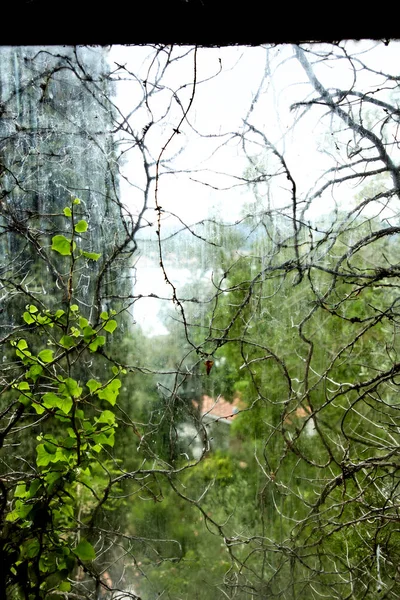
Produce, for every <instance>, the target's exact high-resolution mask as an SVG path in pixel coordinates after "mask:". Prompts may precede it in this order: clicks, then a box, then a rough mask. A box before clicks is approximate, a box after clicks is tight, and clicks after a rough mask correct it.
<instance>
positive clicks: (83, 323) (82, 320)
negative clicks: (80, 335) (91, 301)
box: [79, 317, 89, 329]
mask: <svg viewBox="0 0 400 600" xmlns="http://www.w3.org/2000/svg"><path fill="white" fill-rule="evenodd" d="M88 325H89V321H88V320H87V319H85V317H80V319H79V327H81V328H82V329H84V328H85V327H87V326H88Z"/></svg>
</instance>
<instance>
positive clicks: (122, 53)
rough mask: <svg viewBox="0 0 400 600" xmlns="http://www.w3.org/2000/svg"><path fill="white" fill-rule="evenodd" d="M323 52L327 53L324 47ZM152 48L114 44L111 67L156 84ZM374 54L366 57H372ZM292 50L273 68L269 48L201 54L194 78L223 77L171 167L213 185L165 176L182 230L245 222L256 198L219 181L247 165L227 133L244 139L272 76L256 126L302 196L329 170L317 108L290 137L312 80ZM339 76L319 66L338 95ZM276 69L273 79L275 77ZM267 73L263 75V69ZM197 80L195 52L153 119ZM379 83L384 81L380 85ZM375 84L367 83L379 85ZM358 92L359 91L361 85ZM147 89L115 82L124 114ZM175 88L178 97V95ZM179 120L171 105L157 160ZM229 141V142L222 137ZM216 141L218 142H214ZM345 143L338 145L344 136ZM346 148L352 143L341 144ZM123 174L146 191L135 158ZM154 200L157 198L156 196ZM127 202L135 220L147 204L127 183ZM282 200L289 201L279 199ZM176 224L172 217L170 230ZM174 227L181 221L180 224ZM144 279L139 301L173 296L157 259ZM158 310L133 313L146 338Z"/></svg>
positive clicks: (345, 78) (141, 274)
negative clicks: (247, 206) (208, 221)
mask: <svg viewBox="0 0 400 600" xmlns="http://www.w3.org/2000/svg"><path fill="white" fill-rule="evenodd" d="M376 45H377V44H376V43H375V42H372V41H364V42H349V43H348V44H347V47H348V49H349V52H351V53H352V54H354V53H356V54H358V55H359V57H360V58H361V59H362V60H364V59H365V60H367V55H364V54H363V53H365V52H366V50H369V49H371V48H373V47H374V46H376ZM399 47H400V46H399V44H396V43H391V44H390V45H389V46H384V44H379V46H378V47H377V48H375V50H374V51H373V53H372V55H373V60H372V62H371V59H369V60H368V64H369V65H371V66H373V67H375V68H376V69H378V70H379V69H380V70H385V71H388V72H397V62H398V58H399ZM324 48H325V49H326V48H327V46H324ZM188 51H189V48H184V47H182V48H176V49H175V51H174V52H175V56H178V55H180V54H181V55H183V54H185V53H187V52H188ZM153 52H154V51H153V50H152V49H151V48H149V47H126V46H115V47H113V48H112V49H111V51H110V57H109V59H110V62H111V63H113V62H114V63H118V64H124V65H126V68H127V69H129V71H130V72H131V73H133V74H134V76H135V77H138V79H140V80H142V81H143V80H146V79H148V80H151V79H152V78H154V76H155V67H154V65H153V67H152V70H150V73H149V65H150V60H149V58H148V57H149V55H153ZM370 54H371V53H370V52H369V53H368V56H370ZM292 57H293V49H292V48H291V47H290V46H289V45H286V46H279V47H277V48H274V49H273V50H271V51H270V54H269V60H270V64H269V65H268V64H267V62H266V59H267V53H266V49H265V48H263V47H257V48H246V47H228V48H213V49H205V48H200V49H198V53H197V79H198V81H199V82H200V81H201V80H202V79H207V78H210V77H211V76H212V75H215V74H216V73H218V72H219V71H220V70H221V72H220V73H219V74H218V75H217V76H216V77H214V78H212V79H210V80H209V81H207V82H205V83H199V84H198V85H197V87H196V92H195V98H194V102H193V105H192V108H191V110H190V113H189V121H190V123H191V124H192V125H194V127H195V128H196V130H197V131H199V132H200V133H201V136H202V137H201V136H199V135H196V134H195V133H194V132H193V131H192V130H191V128H190V127H189V125H188V124H187V123H184V124H183V125H182V127H181V129H180V131H181V134H180V135H179V136H175V138H174V139H173V141H172V143H171V145H170V147H169V148H168V152H169V153H171V151H172V150H174V151H178V150H180V149H182V151H181V153H180V154H179V156H178V157H177V158H176V159H175V160H174V168H175V169H178V170H182V169H187V170H192V171H193V170H201V172H197V173H195V174H193V173H192V177H193V178H196V179H199V180H200V181H202V182H204V183H206V184H208V185H203V184H201V183H196V182H194V181H192V180H191V178H190V176H189V175H188V174H186V173H180V174H176V175H168V176H166V177H162V178H161V179H160V185H159V204H160V205H161V206H162V207H163V209H164V210H167V211H171V212H173V213H175V214H178V215H179V217H180V218H181V219H182V220H183V221H184V222H186V223H188V224H192V223H195V222H196V221H199V220H201V219H204V218H206V217H209V216H210V215H212V216H214V217H215V216H217V217H219V218H221V219H223V220H224V221H229V220H230V221H235V220H236V219H238V217H239V216H240V213H241V210H242V207H243V203H244V202H246V201H247V202H252V201H254V196H253V194H252V192H251V190H249V189H248V188H245V187H243V186H241V187H233V188H232V183H236V180H234V179H231V178H230V177H227V176H224V175H219V174H215V173H213V171H215V172H219V173H221V172H222V173H228V174H231V175H233V176H235V175H236V176H238V177H241V176H242V175H243V174H244V170H245V169H246V167H247V166H248V162H247V159H246V157H245V156H244V154H243V149H242V147H241V144H240V140H239V138H235V139H231V141H230V142H229V143H225V142H226V141H227V140H228V139H229V138H231V137H232V135H229V133H231V134H232V133H234V132H238V131H239V130H240V129H241V127H242V125H243V119H244V118H245V117H246V115H247V114H248V111H249V108H250V106H251V103H252V100H253V98H254V95H255V93H256V92H257V89H258V87H259V85H260V82H261V80H262V77H263V75H264V73H265V72H267V78H266V79H265V81H264V87H263V91H262V94H261V95H260V97H259V99H258V102H257V105H256V107H255V109H254V111H253V113H252V115H251V117H250V119H251V122H252V123H254V124H256V126H257V127H258V128H259V129H261V130H262V131H263V132H264V133H265V134H266V135H267V137H268V139H270V140H271V141H272V142H273V143H275V144H276V145H277V148H278V149H279V151H280V152H282V153H284V155H285V159H286V161H287V164H288V166H289V167H290V170H291V173H292V174H293V176H294V177H295V179H296V183H297V186H298V190H299V195H300V196H301V194H302V193H303V194H304V193H306V192H307V191H308V189H309V188H310V181H315V179H316V176H317V174H318V173H319V172H322V171H323V169H324V168H329V167H331V166H332V164H333V163H332V158H331V156H329V155H328V154H327V153H325V154H324V153H322V152H321V149H322V150H323V149H325V150H326V149H328V150H329V144H331V143H332V141H331V140H329V139H327V137H326V133H324V132H325V131H326V130H327V129H326V127H325V129H323V128H321V126H320V123H319V119H320V117H321V116H322V114H323V112H324V111H323V109H321V111H320V113H319V114H318V112H317V111H315V110H313V111H310V114H309V116H306V117H305V118H304V119H303V121H302V122H301V124H300V126H297V127H296V130H295V134H293V135H292V133H291V127H292V125H293V122H294V118H295V116H296V114H295V113H294V112H293V111H291V110H290V106H291V104H292V103H293V102H295V101H298V100H303V99H305V98H306V93H307V92H306V89H307V88H306V86H305V81H306V76H305V73H304V71H303V70H302V68H301V66H300V65H299V63H298V62H297V61H296V60H293V59H292ZM343 66H346V69H342V68H341V67H340V64H338V61H336V62H335V65H333V64H331V63H329V62H326V61H325V62H321V64H320V66H319V70H318V77H319V78H320V79H321V81H322V83H324V84H326V85H328V86H331V87H339V88H341V89H343V88H347V87H349V86H350V85H351V78H352V73H351V71H349V70H348V66H347V63H346V62H345V61H343ZM269 69H270V73H269V71H268V70H269ZM266 70H267V71H266ZM192 79H193V52H192V53H190V55H188V56H186V57H184V58H182V59H181V60H177V61H176V62H175V63H172V64H171V65H169V66H168V69H167V71H166V77H165V80H164V81H163V85H164V86H165V88H164V89H163V90H159V93H158V94H157V95H156V96H154V97H153V98H152V99H150V102H149V107H150V109H151V110H152V112H153V116H154V119H155V120H157V119H158V118H159V116H160V115H162V113H163V111H164V110H165V109H166V107H167V104H168V102H170V101H171V89H172V90H177V94H178V96H179V98H180V101H181V102H182V105H183V106H187V104H188V101H189V97H190V94H191V92H192V87H191V85H187V87H186V88H185V89H183V90H179V87H180V86H181V85H182V84H185V83H188V84H190V82H191V81H192ZM378 79H379V78H378ZM378 79H374V80H373V81H372V79H371V82H369V81H368V80H366V81H365V85H366V86H368V85H370V86H372V85H375V86H376V85H377V81H378ZM358 87H359V86H358ZM140 90H141V85H138V82H137V80H135V79H133V80H132V81H130V82H119V83H118V84H117V96H116V102H117V104H118V106H119V107H120V108H121V111H122V112H123V113H124V114H129V113H130V112H131V111H132V109H133V108H134V106H135V105H136V104H137V102H138V101H139V99H140ZM178 90H179V91H178ZM181 114H182V113H181V112H180V109H179V106H178V105H177V104H176V102H173V108H172V110H171V113H170V115H169V116H168V117H167V118H165V119H164V120H162V121H161V123H160V124H159V125H158V126H157V127H155V126H154V127H153V128H152V130H151V131H152V132H154V133H153V134H152V135H151V136H149V143H150V145H151V150H152V154H153V157H154V158H156V157H157V155H158V153H159V151H160V148H161V147H162V146H163V145H164V144H165V142H166V141H167V139H168V138H169V136H170V135H171V133H172V129H173V127H175V126H176V124H177V122H178V120H179V117H180V115H181ZM148 121H149V112H148V111H147V110H144V109H139V110H137V111H135V112H134V113H133V114H132V117H131V118H130V121H129V122H130V124H131V125H132V127H133V129H134V130H135V131H136V132H140V131H141V130H142V128H143V127H144V126H145V125H146V124H147V123H148ZM222 134H227V136H226V137H218V136H221V135H222ZM216 135H217V137H216ZM338 139H339V138H338ZM345 141H346V140H345ZM251 152H252V153H254V154H256V153H259V154H262V153H263V148H262V147H257V146H254V147H253V148H252V149H251ZM123 172H124V173H125V174H126V176H127V177H128V178H129V180H130V181H131V182H132V183H134V184H135V185H138V186H140V185H142V184H143V169H142V162H141V159H140V157H139V156H138V154H137V152H136V150H132V152H131V153H130V156H128V157H127V159H126V162H125V165H124V167H123ZM211 186H218V187H221V188H223V187H226V188H227V189H226V190H225V191H222V190H220V191H217V190H215V189H213V188H212V187H211ZM340 191H341V195H340V198H341V202H343V203H347V202H349V201H351V198H352V196H353V194H354V190H353V188H351V187H350V186H349V187H347V189H346V188H344V186H342V187H341V190H340ZM152 193H153V194H154V191H153V192H152ZM121 194H122V201H123V203H124V204H126V206H127V207H128V209H129V210H131V211H132V212H135V207H136V206H137V205H140V203H141V195H140V193H139V192H138V190H137V189H135V188H134V187H133V188H132V187H130V186H127V185H125V184H124V182H122V183H121ZM281 198H283V200H282V199H281ZM274 199H275V202H276V203H278V205H279V202H282V201H283V202H287V192H286V191H285V190H284V189H280V188H279V187H278V188H276V189H275V191H274ZM327 209H329V207H327V206H326V204H323V203H321V202H320V203H319V204H316V205H315V206H314V208H313V214H314V215H316V214H318V212H320V213H324V212H326V211H327ZM148 216H149V219H150V220H152V221H154V202H153V204H152V206H151V207H150V210H149V212H148ZM167 223H170V224H171V226H172V225H173V224H174V220H173V219H169V221H167V222H166V223H165V226H166V227H167ZM175 224H176V221H175ZM154 233H155V228H153V229H152V230H150V229H147V230H146V234H148V235H150V236H151V235H152V236H153V239H155V235H154ZM138 267H139V268H138V280H137V283H136V287H135V293H142V294H149V293H155V294H159V295H167V294H169V291H168V290H167V289H166V286H165V284H164V281H163V275H162V273H161V271H160V269H159V267H158V265H157V261H153V260H148V259H147V258H146V256H144V255H142V257H141V259H140V260H139V263H138ZM170 274H171V276H173V277H174V278H175V279H176V281H177V282H178V283H179V284H180V283H184V282H185V279H186V277H187V275H188V273H187V272H185V270H183V269H179V266H177V267H176V268H175V269H173V270H172V271H170ZM158 310H159V304H158V303H157V301H155V300H151V301H141V302H140V303H137V304H136V305H135V318H136V319H137V321H138V322H139V323H140V324H141V326H142V327H143V329H144V331H145V332H146V333H148V334H155V333H163V332H164V333H166V330H165V328H164V327H163V326H162V324H161V322H160V320H159V319H158V318H157V312H158Z"/></svg>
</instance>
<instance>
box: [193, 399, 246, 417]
mask: <svg viewBox="0 0 400 600" xmlns="http://www.w3.org/2000/svg"><path fill="white" fill-rule="evenodd" d="M193 403H194V405H195V406H196V407H197V406H198V405H199V404H198V402H195V401H194V402H193ZM242 408H243V403H242V402H241V400H240V398H234V399H233V401H232V402H228V401H227V400H225V398H223V397H222V396H218V397H217V398H211V396H207V395H204V396H203V397H202V400H201V415H202V416H203V417H210V418H211V419H215V420H216V419H221V420H222V419H224V420H226V421H228V422H232V421H233V419H235V418H236V417H237V415H238V413H239V412H240V410H241V409H242Z"/></svg>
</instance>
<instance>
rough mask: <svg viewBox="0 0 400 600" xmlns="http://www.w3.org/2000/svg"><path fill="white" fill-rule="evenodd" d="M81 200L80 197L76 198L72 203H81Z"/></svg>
mask: <svg viewBox="0 0 400 600" xmlns="http://www.w3.org/2000/svg"><path fill="white" fill-rule="evenodd" d="M80 203H81V201H80V200H79V198H75V199H74V200H73V202H72V204H80Z"/></svg>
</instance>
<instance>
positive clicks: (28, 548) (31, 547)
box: [24, 538, 40, 558]
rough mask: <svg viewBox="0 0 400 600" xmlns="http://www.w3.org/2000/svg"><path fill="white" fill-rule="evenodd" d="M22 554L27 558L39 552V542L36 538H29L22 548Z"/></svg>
mask: <svg viewBox="0 0 400 600" xmlns="http://www.w3.org/2000/svg"><path fill="white" fill-rule="evenodd" d="M24 551H25V552H24V554H25V556H26V557H27V558H34V557H35V556H37V555H38V554H39V551H40V542H39V540H38V539H37V538H34V539H33V540H29V541H28V542H27V543H26V545H25V548H24Z"/></svg>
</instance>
